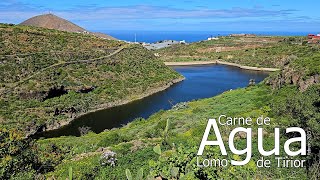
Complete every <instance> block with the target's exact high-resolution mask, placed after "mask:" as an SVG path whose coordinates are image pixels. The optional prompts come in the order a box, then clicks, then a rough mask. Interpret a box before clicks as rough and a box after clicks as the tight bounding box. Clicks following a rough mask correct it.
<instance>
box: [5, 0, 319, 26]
mask: <svg viewBox="0 0 320 180" xmlns="http://www.w3.org/2000/svg"><path fill="white" fill-rule="evenodd" d="M49 12H51V13H53V14H55V15H58V16H60V17H62V18H65V19H67V20H70V21H72V22H74V23H76V24H78V25H80V26H82V27H84V28H86V29H88V30H161V31H268V32H270V31H276V32H277V31H278V32H280V31H282V32H318V31H320V13H319V5H318V0H304V1H295V0H174V1H173V0H159V1H155V0H140V1H137V0H121V1H105V0H90V1H88V0H75V1H68V0H63V1H62V0H52V1H45V0H1V1H0V22H3V23H20V22H22V21H24V20H26V19H28V18H30V17H33V16H35V15H39V14H46V13H49Z"/></svg>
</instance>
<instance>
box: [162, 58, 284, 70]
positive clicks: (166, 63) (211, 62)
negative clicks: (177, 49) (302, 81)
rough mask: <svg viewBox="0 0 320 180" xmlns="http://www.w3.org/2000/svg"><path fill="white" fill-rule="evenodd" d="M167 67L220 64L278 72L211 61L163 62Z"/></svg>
mask: <svg viewBox="0 0 320 180" xmlns="http://www.w3.org/2000/svg"><path fill="white" fill-rule="evenodd" d="M164 64H165V65H167V66H194V65H210V64H222V65H228V66H235V67H238V68H241V69H245V70H253V71H268V72H275V71H279V70H280V69H277V68H259V67H252V66H243V65H240V64H236V63H230V62H225V61H219V60H212V61H187V62H164Z"/></svg>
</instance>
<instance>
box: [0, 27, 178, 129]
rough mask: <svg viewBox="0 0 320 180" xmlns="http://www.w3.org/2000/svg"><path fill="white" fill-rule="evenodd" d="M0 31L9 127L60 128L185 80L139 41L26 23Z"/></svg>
mask: <svg viewBox="0 0 320 180" xmlns="http://www.w3.org/2000/svg"><path fill="white" fill-rule="evenodd" d="M0 32H1V38H2V40H3V41H1V44H2V45H1V48H0V52H1V55H0V57H1V64H0V69H1V82H0V83H1V87H0V93H1V99H0V104H1V107H2V109H1V111H0V122H1V126H2V127H5V128H12V127H20V128H22V129H23V130H25V131H26V132H30V133H33V132H35V131H36V130H38V129H39V128H42V130H45V128H48V127H49V128H55V127H58V126H60V124H63V123H65V121H66V120H68V119H69V118H73V117H75V116H77V115H79V114H83V113H86V112H88V111H92V110H95V109H97V108H106V107H111V106H114V105H116V104H119V103H121V101H130V100H134V99H136V98H138V97H140V96H141V94H143V93H144V92H146V93H147V92H148V90H152V89H156V88H161V87H163V86H166V85H167V84H170V83H171V82H172V81H173V80H175V79H178V78H181V75H179V74H178V73H176V72H175V71H173V70H172V69H170V68H168V67H166V66H165V65H164V64H163V62H161V61H160V60H158V59H157V58H155V56H154V55H153V54H152V53H150V52H149V51H147V50H146V49H144V48H142V47H141V46H139V45H126V44H124V43H122V42H118V41H110V40H103V39H99V38H96V37H93V36H87V35H80V34H77V33H66V32H59V31H54V30H47V29H39V28H31V27H24V26H8V25H2V26H1V28H0ZM40 130H41V129H40Z"/></svg>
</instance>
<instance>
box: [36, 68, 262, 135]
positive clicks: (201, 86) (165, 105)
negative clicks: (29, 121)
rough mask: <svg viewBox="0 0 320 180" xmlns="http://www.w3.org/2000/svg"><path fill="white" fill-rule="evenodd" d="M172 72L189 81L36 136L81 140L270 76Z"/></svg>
mask: <svg viewBox="0 0 320 180" xmlns="http://www.w3.org/2000/svg"><path fill="white" fill-rule="evenodd" d="M172 68H174V69H175V70H176V71H177V72H179V73H181V74H182V75H183V76H184V77H185V78H186V79H185V80H184V81H182V82H180V83H177V84H175V85H173V86H171V87H170V88H168V89H167V90H165V91H162V92H159V93H156V94H154V95H151V96H149V97H146V98H144V99H141V100H137V101H134V102H132V103H129V104H125V105H122V106H118V107H113V108H110V109H106V110H101V111H97V112H94V113H90V114H87V115H84V116H82V117H79V118H78V119H76V120H75V121H73V122H72V123H71V124H69V125H67V126H65V127H62V128H60V129H58V130H53V131H49V132H45V133H41V134H39V135H37V136H40V137H58V136H68V135H74V136H79V135H80V132H79V130H78V128H79V127H84V126H87V127H90V128H91V130H92V131H94V132H96V133H99V132H102V131H103V130H105V129H111V128H114V127H121V126H122V125H124V124H127V123H128V122H130V121H132V120H134V119H135V118H139V117H143V118H148V117H149V116H150V115H152V114H153V113H155V112H158V111H159V110H161V109H164V110H166V109H170V108H171V107H172V105H171V104H172V103H173V104H176V103H179V102H184V101H191V100H194V99H201V98H208V97H212V96H215V95H217V94H220V93H222V92H224V91H227V90H230V89H236V88H241V87H246V86H247V85H248V83H249V80H250V79H255V81H256V83H258V82H260V81H262V80H263V79H264V78H266V77H267V76H268V73H266V72H259V71H250V70H243V69H240V68H237V67H232V66H226V65H204V66H175V67H172Z"/></svg>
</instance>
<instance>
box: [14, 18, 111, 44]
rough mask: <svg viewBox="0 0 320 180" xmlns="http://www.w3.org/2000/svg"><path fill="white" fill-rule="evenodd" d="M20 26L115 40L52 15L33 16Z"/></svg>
mask: <svg viewBox="0 0 320 180" xmlns="http://www.w3.org/2000/svg"><path fill="white" fill-rule="evenodd" d="M20 25H26V26H35V27H42V28H48V29H55V30H59V31H67V32H79V33H89V34H92V35H95V36H97V37H101V38H105V39H115V38H114V37H111V36H109V35H106V34H103V33H92V32H89V31H87V30H85V29H84V28H82V27H80V26H78V25H76V24H74V23H72V22H70V21H68V20H65V19H63V18H60V17H58V16H56V15H54V14H44V15H39V16H35V17H32V18H30V19H27V20H26V21H24V22H22V23H21V24H20Z"/></svg>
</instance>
